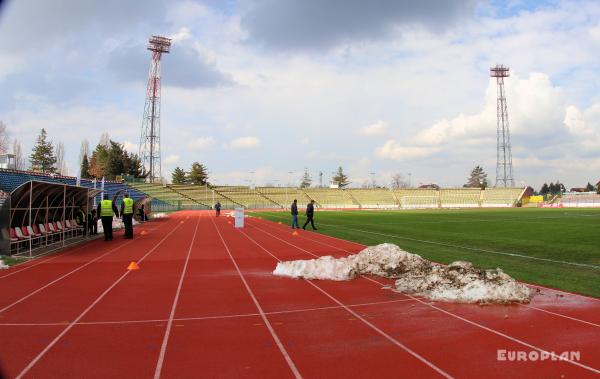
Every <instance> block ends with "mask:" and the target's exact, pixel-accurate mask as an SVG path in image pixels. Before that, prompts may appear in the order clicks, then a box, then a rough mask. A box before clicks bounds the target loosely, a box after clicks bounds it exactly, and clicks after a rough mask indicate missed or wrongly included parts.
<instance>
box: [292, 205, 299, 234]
mask: <svg viewBox="0 0 600 379" xmlns="http://www.w3.org/2000/svg"><path fill="white" fill-rule="evenodd" d="M291 211H292V229H300V226H299V225H298V200H296V199H294V202H293V203H292V207H291Z"/></svg>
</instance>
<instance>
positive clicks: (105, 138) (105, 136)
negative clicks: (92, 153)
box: [98, 132, 110, 148]
mask: <svg viewBox="0 0 600 379" xmlns="http://www.w3.org/2000/svg"><path fill="white" fill-rule="evenodd" d="M98 144H99V145H102V146H104V147H107V148H108V147H110V137H109V135H108V133H106V132H104V133H102V135H101V136H100V142H99V143H98Z"/></svg>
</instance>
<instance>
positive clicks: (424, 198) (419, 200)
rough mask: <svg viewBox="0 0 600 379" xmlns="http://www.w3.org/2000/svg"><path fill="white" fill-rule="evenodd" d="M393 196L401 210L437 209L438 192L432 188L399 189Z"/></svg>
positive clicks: (438, 204)
mask: <svg viewBox="0 0 600 379" xmlns="http://www.w3.org/2000/svg"><path fill="white" fill-rule="evenodd" d="M394 195H395V196H396V199H398V202H399V204H400V207H401V208H406V209H412V208H439V206H440V203H439V191H438V190H436V189H433V188H400V189H395V190H394Z"/></svg>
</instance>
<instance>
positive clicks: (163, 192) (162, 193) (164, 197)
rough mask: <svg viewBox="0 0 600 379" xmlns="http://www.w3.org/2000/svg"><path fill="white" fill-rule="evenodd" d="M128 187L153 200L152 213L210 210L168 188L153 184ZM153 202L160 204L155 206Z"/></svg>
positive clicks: (207, 206) (136, 184)
mask: <svg viewBox="0 0 600 379" xmlns="http://www.w3.org/2000/svg"><path fill="white" fill-rule="evenodd" d="M130 186H131V187H133V188H135V189H137V190H138V191H140V192H142V193H145V194H147V195H148V196H150V197H152V198H153V199H154V201H153V204H152V209H153V210H154V211H157V210H173V209H210V206H209V205H207V204H204V203H201V202H199V201H197V200H195V199H192V198H191V197H190V196H186V195H185V194H182V193H180V192H178V191H176V190H175V189H173V188H171V187H170V186H163V185H162V184H153V183H130ZM155 201H158V202H160V203H158V204H155ZM161 203H162V204H161Z"/></svg>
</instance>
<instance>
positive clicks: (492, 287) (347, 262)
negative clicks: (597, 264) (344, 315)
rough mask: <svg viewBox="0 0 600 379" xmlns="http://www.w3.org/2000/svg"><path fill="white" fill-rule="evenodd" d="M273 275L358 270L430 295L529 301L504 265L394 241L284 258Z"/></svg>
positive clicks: (325, 275) (350, 274) (343, 276)
mask: <svg viewBox="0 0 600 379" xmlns="http://www.w3.org/2000/svg"><path fill="white" fill-rule="evenodd" d="M273 274H274V275H278V276H288V277H292V278H305V279H322V280H323V279H327V280H338V281H340V280H350V279H353V278H355V277H356V276H359V275H377V276H381V277H384V278H394V279H397V280H396V283H395V287H396V290H398V291H401V292H404V293H408V294H412V295H418V296H424V297H426V298H428V299H431V300H438V301H452V302H461V303H514V302H517V303H526V302H529V299H530V291H529V288H528V287H527V286H525V285H524V284H522V283H519V282H517V281H516V280H515V279H513V278H512V277H510V276H509V275H507V274H505V273H504V272H503V271H502V270H501V269H499V268H496V269H493V270H482V269H478V268H475V267H473V265H472V264H471V263H469V262H463V261H457V262H453V263H451V264H449V265H447V266H445V265H442V264H438V263H433V262H431V261H428V260H426V259H424V258H422V257H421V256H420V255H417V254H411V253H409V252H406V251H404V250H402V249H400V248H399V247H398V246H396V245H394V244H389V243H384V244H381V245H377V246H369V247H367V248H366V249H364V250H362V251H361V252H360V253H358V254H354V255H349V256H347V257H342V258H334V257H331V256H324V257H320V258H317V259H311V260H297V261H288V262H280V263H278V264H277V267H276V268H275V271H273Z"/></svg>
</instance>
